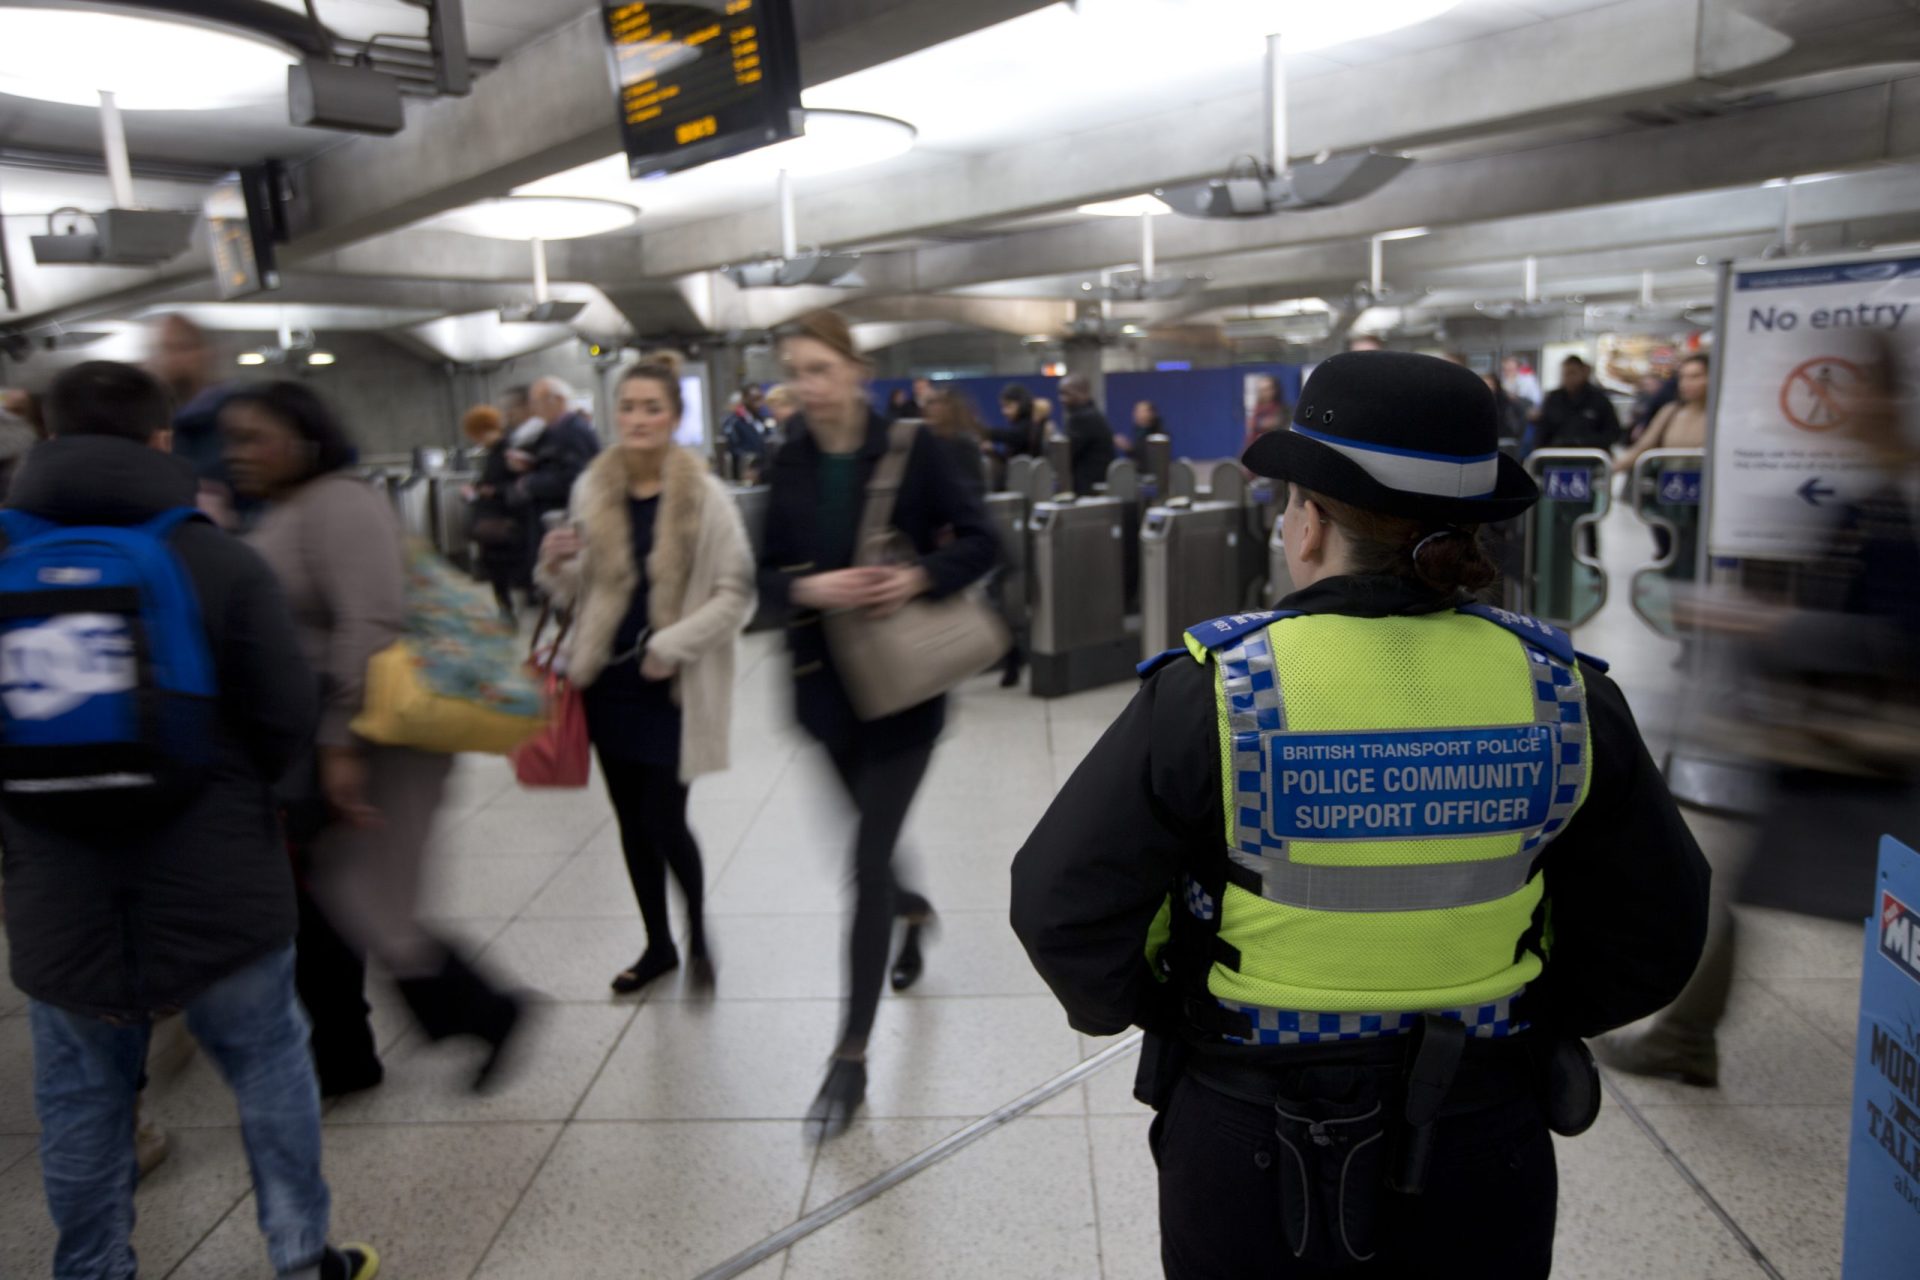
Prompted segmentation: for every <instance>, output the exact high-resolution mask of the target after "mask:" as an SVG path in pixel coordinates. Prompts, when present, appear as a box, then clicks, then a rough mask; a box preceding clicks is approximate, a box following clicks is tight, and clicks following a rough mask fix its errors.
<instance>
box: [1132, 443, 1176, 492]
mask: <svg viewBox="0 0 1920 1280" xmlns="http://www.w3.org/2000/svg"><path fill="white" fill-rule="evenodd" d="M1134 453H1135V455H1136V456H1137V457H1138V458H1139V459H1140V497H1141V500H1142V501H1145V502H1148V503H1153V502H1163V501H1165V500H1166V499H1167V498H1170V497H1172V496H1173V439H1172V437H1170V436H1167V435H1165V434H1160V433H1156V434H1154V435H1150V436H1145V437H1142V438H1141V440H1140V442H1139V443H1138V444H1136V445H1135V446H1134Z"/></svg>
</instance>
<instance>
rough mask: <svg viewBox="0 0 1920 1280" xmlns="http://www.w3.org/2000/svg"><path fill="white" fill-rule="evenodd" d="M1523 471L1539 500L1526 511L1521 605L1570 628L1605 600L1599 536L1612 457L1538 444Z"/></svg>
mask: <svg viewBox="0 0 1920 1280" xmlns="http://www.w3.org/2000/svg"><path fill="white" fill-rule="evenodd" d="M1527 472H1528V474H1530V475H1532V476H1533V478H1534V480H1535V482H1536V483H1538V484H1539V486H1540V501H1539V502H1538V503H1536V504H1535V505H1534V507H1533V509H1532V510H1531V511H1529V512H1527V515H1526V546H1525V556H1524V565H1525V573H1524V581H1525V584H1526V586H1525V592H1524V594H1525V599H1526V603H1525V606H1524V611H1525V612H1527V613H1529V614H1531V615H1533V616H1534V617H1536V618H1539V619H1540V620H1541V621H1543V622H1551V623H1552V624H1553V625H1555V626H1556V627H1562V628H1564V629H1566V630H1568V631H1571V630H1573V629H1574V628H1575V627H1578V626H1580V625H1581V624H1582V623H1584V622H1586V621H1588V620H1589V619H1590V618H1592V617H1593V615H1594V614H1596V613H1598V612H1600V607H1601V606H1602V605H1604V604H1605V603H1606V602H1607V571H1606V569H1605V568H1604V567H1603V566H1602V565H1601V563H1600V544H1599V539H1600V522H1601V521H1602V520H1603V519H1605V518H1606V514H1607V510H1608V508H1609V507H1611V506H1612V503H1613V489H1612V478H1613V458H1612V456H1611V455H1609V454H1608V453H1606V452H1605V451H1604V450H1601V449H1541V450H1539V451H1537V452H1536V453H1534V454H1533V455H1532V456H1531V457H1529V458H1528V459H1527Z"/></svg>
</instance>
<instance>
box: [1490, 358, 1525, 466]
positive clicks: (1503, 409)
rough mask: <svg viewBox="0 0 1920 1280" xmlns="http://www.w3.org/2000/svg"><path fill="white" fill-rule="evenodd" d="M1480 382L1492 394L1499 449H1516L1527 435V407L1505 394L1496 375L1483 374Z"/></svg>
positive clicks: (1503, 387)
mask: <svg viewBox="0 0 1920 1280" xmlns="http://www.w3.org/2000/svg"><path fill="white" fill-rule="evenodd" d="M1480 381H1482V382H1484V383H1486V384H1487V390H1489V391H1491V392H1493V412H1494V421H1495V422H1497V423H1498V424H1499V427H1500V441H1501V445H1500V447H1501V448H1503V449H1518V448H1519V447H1520V442H1521V441H1522V440H1524V439H1525V438H1526V435H1527V407H1526V406H1525V405H1523V404H1521V403H1520V402H1519V401H1517V400H1515V399H1514V398H1513V397H1512V396H1510V395H1508V394H1507V389H1506V387H1505V386H1504V385H1503V384H1502V383H1501V381H1500V375H1499V374H1497V373H1483V374H1481V375H1480Z"/></svg>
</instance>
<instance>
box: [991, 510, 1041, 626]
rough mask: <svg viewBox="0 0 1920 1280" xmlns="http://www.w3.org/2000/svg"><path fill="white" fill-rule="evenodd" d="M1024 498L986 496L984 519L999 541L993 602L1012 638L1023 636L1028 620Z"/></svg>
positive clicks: (1028, 538) (1026, 534) (1027, 536)
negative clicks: (1012, 634)
mask: <svg viewBox="0 0 1920 1280" xmlns="http://www.w3.org/2000/svg"><path fill="white" fill-rule="evenodd" d="M1027 505H1028V504H1027V495H1025V494H1024V493H1011V492H1002V493H990V494H988V495H987V520H988V522H989V523H990V524H992V525H993V532H994V534H995V536H997V537H998V538H999V539H1000V567H999V569H998V571H997V572H998V574H999V577H998V578H997V579H996V580H995V582H994V595H995V599H996V603H998V605H999V606H1000V610H1001V613H1002V615H1003V616H1004V617H1005V618H1006V620H1007V626H1008V628H1009V629H1010V630H1012V632H1013V633H1014V635H1015V637H1016V638H1017V637H1024V636H1025V635H1026V633H1027V628H1028V626H1029V625H1030V622H1031V619H1032V607H1031V605H1030V603H1029V600H1028V592H1029V591H1030V589H1031V588H1030V586H1029V582H1028V574H1027V553H1028V545H1027V544H1028V542H1029V540H1030V538H1031V535H1030V534H1029V533H1028V532H1027Z"/></svg>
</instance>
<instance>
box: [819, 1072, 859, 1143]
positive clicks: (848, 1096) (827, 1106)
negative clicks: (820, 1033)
mask: <svg viewBox="0 0 1920 1280" xmlns="http://www.w3.org/2000/svg"><path fill="white" fill-rule="evenodd" d="M866 1100H867V1064H866V1063H864V1062H853V1061H850V1060H849V1059H846V1058H835V1059H834V1060H833V1065H832V1066H830V1067H828V1068H827V1078H826V1081H825V1082H824V1083H823V1084H821V1086H820V1092H819V1094H818V1095H816V1096H815V1097H814V1100H813V1105H812V1106H811V1107H809V1108H807V1136H808V1137H809V1138H811V1139H812V1140H813V1141H814V1142H830V1141H832V1140H833V1139H835V1138H837V1137H839V1136H840V1135H841V1134H843V1133H845V1132H846V1131H847V1129H848V1128H849V1127H850V1126H851V1125H852V1124H853V1117H854V1115H855V1114H856V1113H857V1112H858V1111H859V1110H860V1104H861V1103H863V1102H865V1101H866Z"/></svg>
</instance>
